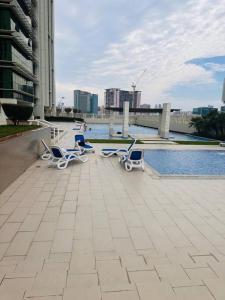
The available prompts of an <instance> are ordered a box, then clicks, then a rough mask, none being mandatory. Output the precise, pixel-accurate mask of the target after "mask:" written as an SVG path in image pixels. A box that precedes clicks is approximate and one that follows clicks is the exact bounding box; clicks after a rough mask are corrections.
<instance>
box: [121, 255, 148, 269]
mask: <svg viewBox="0 0 225 300" xmlns="http://www.w3.org/2000/svg"><path fill="white" fill-rule="evenodd" d="M121 263H122V266H123V267H125V268H126V269H127V271H144V270H154V267H153V265H151V264H150V263H149V264H147V261H146V260H144V257H143V256H141V255H129V254H124V255H123V256H121Z"/></svg>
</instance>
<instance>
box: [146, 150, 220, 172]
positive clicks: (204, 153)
mask: <svg viewBox="0 0 225 300" xmlns="http://www.w3.org/2000/svg"><path fill="white" fill-rule="evenodd" d="M144 157H145V161H146V162H147V163H148V164H149V165H150V166H151V167H152V168H153V169H155V170H156V171H157V172H158V173H160V174H162V175H225V151H220V150H161V149H158V150H145V156H144Z"/></svg>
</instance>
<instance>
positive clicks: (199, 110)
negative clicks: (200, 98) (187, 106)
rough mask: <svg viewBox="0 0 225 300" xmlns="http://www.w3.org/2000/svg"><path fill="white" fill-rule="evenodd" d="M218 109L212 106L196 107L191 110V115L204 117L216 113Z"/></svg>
mask: <svg viewBox="0 0 225 300" xmlns="http://www.w3.org/2000/svg"><path fill="white" fill-rule="evenodd" d="M217 110H218V109H217V108H215V107H213V106H207V107H197V108H193V110H192V114H193V115H201V116H206V115H208V114H209V113H210V112H212V111H217Z"/></svg>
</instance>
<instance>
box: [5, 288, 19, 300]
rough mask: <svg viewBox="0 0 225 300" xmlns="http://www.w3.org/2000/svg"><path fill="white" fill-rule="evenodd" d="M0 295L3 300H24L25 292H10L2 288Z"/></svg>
mask: <svg viewBox="0 0 225 300" xmlns="http://www.w3.org/2000/svg"><path fill="white" fill-rule="evenodd" d="M0 295H1V297H2V299H3V300H23V296H24V290H23V289H21V290H16V291H15V290H14V291H12V290H11V291H8V290H2V289H1V288H0Z"/></svg>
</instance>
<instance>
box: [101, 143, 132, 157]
mask: <svg viewBox="0 0 225 300" xmlns="http://www.w3.org/2000/svg"><path fill="white" fill-rule="evenodd" d="M136 141H137V140H135V139H134V140H133V141H132V143H131V144H130V146H129V147H128V148H104V149H102V150H101V153H100V154H101V156H103V157H110V156H112V155H118V154H120V155H126V154H128V153H129V151H130V150H131V149H132V148H133V146H134V145H135V143H136Z"/></svg>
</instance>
